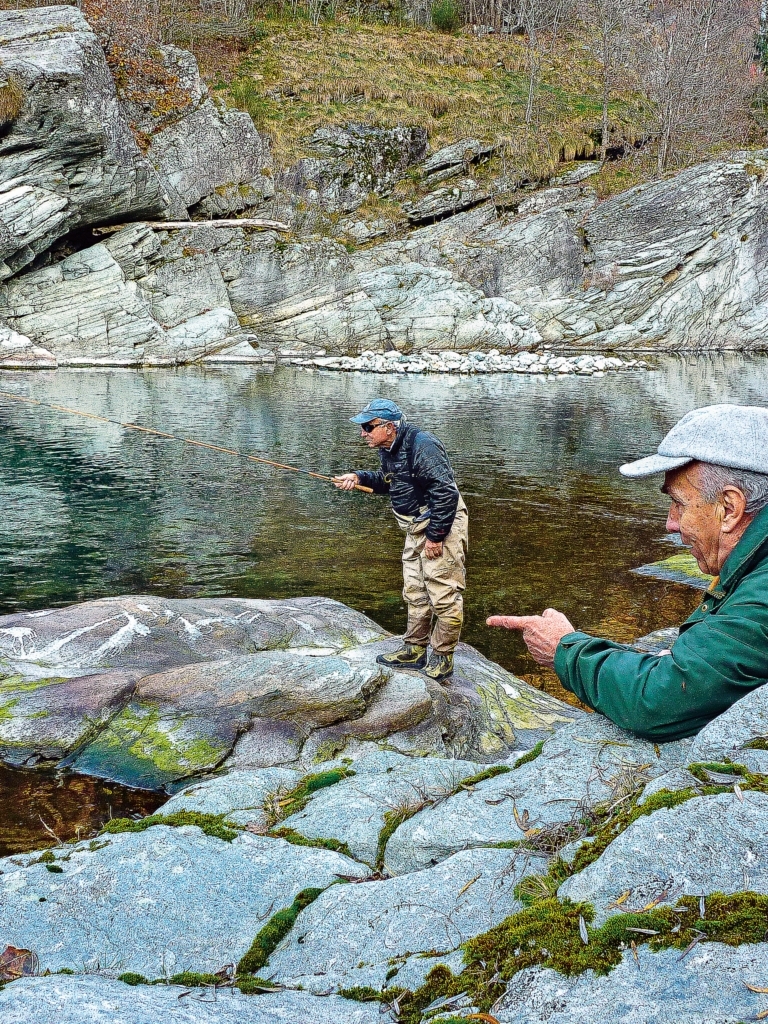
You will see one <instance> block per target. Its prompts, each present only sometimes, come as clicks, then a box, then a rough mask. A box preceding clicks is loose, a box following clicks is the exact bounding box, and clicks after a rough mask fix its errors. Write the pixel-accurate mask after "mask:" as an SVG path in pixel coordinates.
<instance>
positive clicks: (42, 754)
mask: <svg viewBox="0 0 768 1024" xmlns="http://www.w3.org/2000/svg"><path fill="white" fill-rule="evenodd" d="M385 635H386V634H385V632H384V631H383V630H381V629H380V628H379V627H378V626H376V624H375V623H373V622H371V620H370V619H368V618H367V617H366V616H364V615H361V614H360V613H358V612H355V611H353V610H352V609H349V608H346V607H345V606H344V605H341V604H339V603H338V602H335V601H330V600H327V599H323V598H299V599H295V600H284V601H258V600H255V601H254V600H238V599H210V600H207V599H190V600H173V599H167V600H166V599H163V598H157V597H147V596H136V597H129V596H124V597H120V598H107V599H104V600H101V601H92V602H87V603H86V604H83V605H77V606H72V607H70V608H63V609H52V610H48V611H43V612H32V613H27V612H25V613H18V614H16V615H9V616H5V617H3V618H2V619H0V658H4V659H5V661H4V663H3V665H4V667H3V668H2V672H3V674H4V677H5V678H6V679H7V680H8V682H7V688H8V695H7V699H6V701H5V704H4V706H5V708H6V711H7V714H6V716H5V721H4V722H3V724H2V728H0V741H1V740H2V739H3V736H5V746H3V744H2V742H0V757H6V759H8V760H9V761H10V762H11V763H19V758H20V757H21V759H22V760H23V762H24V763H32V762H31V761H29V760H28V759H29V758H36V759H37V761H38V762H39V761H40V760H46V761H50V760H51V758H53V757H54V753H56V754H57V755H58V754H60V755H61V756H62V757H63V760H62V761H61V762H60V763H61V764H63V765H64V764H66V765H67V766H69V767H75V768H76V769H77V770H78V771H83V772H86V773H90V774H94V775H99V776H102V777H106V778H112V779H114V780H116V781H122V782H125V783H127V784H129V785H135V786H136V785H137V786H142V787H147V788H159V787H163V786H166V785H170V784H171V783H175V782H177V781H179V780H181V779H183V778H186V777H189V776H194V775H199V774H201V773H205V772H207V771H211V770H212V769H215V768H218V767H220V766H223V765H225V764H226V765H227V766H228V767H230V768H233V769H235V768H238V769H245V768H250V769H258V768H264V767H270V766H275V765H293V766H294V767H296V768H301V769H302V770H304V771H307V770H310V766H311V764H312V763H313V762H314V761H317V760H325V759H327V758H328V757H332V756H335V755H337V754H339V753H340V752H342V751H343V750H344V749H345V748H346V746H347V745H348V744H350V745H351V750H352V752H353V753H354V755H355V756H358V755H359V753H360V752H361V750H364V749H369V747H366V746H365V745H366V744H368V745H374V747H373V749H375V744H376V743H377V742H381V743H387V744H388V745H390V746H392V747H393V748H394V749H396V750H399V751H400V752H401V753H408V754H411V755H414V756H427V755H431V756H438V757H459V758H465V759H469V760H477V761H482V762H483V763H488V762H491V761H493V760H497V759H499V758H501V759H503V758H504V757H506V756H508V755H509V753H510V751H512V750H519V749H530V747H532V746H533V745H534V744H535V743H536V742H537V741H538V740H539V739H540V738H542V737H545V736H548V735H549V734H550V733H551V732H552V731H553V730H554V729H557V728H559V727H560V726H561V725H564V724H565V723H567V722H570V721H573V719H574V718H577V717H579V715H580V713H579V712H577V711H576V710H575V709H573V708H571V707H569V706H568V705H565V704H562V703H561V702H560V701H558V700H556V699H555V698H552V697H550V696H548V695H547V694H545V693H543V692H542V691H539V690H536V689H534V688H533V687H531V686H529V685H528V684H527V683H524V682H523V681H522V680H519V679H517V678H516V677H515V676H513V675H511V674H510V673H509V672H506V671H505V670H504V669H502V668H501V667H500V666H498V665H494V664H493V663H492V662H489V661H488V660H487V659H485V658H483V657H482V656H481V655H480V654H478V652H477V651H474V650H473V649H472V648H471V647H468V646H467V645H464V644H462V645H460V647H459V649H458V650H457V652H456V658H455V671H454V674H453V676H452V678H451V682H450V684H449V685H447V686H445V685H440V684H438V683H433V682H431V681H429V680H426V679H425V677H424V676H423V675H422V674H420V673H418V672H408V671H397V672H395V671H393V670H391V669H388V668H385V667H384V666H381V665H379V664H377V662H376V657H377V655H378V654H380V653H381V652H382V651H386V650H390V649H391V646H392V644H393V643H394V641H392V640H391V639H389V640H382V639H380V638H382V637H383V636H385ZM118 671H120V672H124V673H128V674H129V675H130V677H131V678H130V680H128V682H126V683H125V685H123V684H122V683H121V684H120V686H117V688H115V687H116V685H117V684H116V682H115V680H117V678H118V677H117V676H110V675H109V673H110V672H118ZM105 673H106V674H105ZM102 676H103V680H102V681H100V679H101V677H102ZM16 677H18V679H17V678H16ZM81 677H82V678H84V677H89V678H88V679H87V680H86V681H82V678H81ZM51 679H54V680H55V681H56V687H54V688H51V687H50V686H48V685H47V684H46V685H43V683H42V681H44V680H48V681H50V680H51ZM126 679H128V677H127V676H126ZM73 680H80V681H79V682H73ZM33 684H34V685H33ZM78 687H80V690H82V692H83V694H86V693H90V694H91V695H92V699H91V698H89V699H85V697H84V707H83V708H79V707H78V701H77V699H76V695H77V693H78V692H80V691H79V690H78ZM31 689H34V690H35V695H34V697H30V696H26V694H27V691H28V690H29V691H31ZM11 691H12V692H11ZM20 694H25V696H24V698H23V700H22V699H21V697H20V696H19V695H20ZM66 694H72V695H73V696H72V699H71V700H67V699H64V697H63V696H62V695H66ZM49 699H50V707H49V706H48V704H47V703H46V702H47V701H48V700H49ZM89 701H90V702H89ZM94 702H95V703H94ZM100 702H101V703H100ZM95 705H98V707H97V706H95ZM17 708H18V710H16V709H17ZM31 716H34V718H32V717H31ZM17 718H18V721H17V720H16V719H17ZM28 718H29V719H30V721H33V722H34V721H37V719H40V720H41V721H42V720H43V719H44V718H45V719H46V720H47V724H46V725H45V726H42V727H41V728H40V729H39V731H38V732H36V731H35V727H34V726H28V725H24V724H23V723H24V722H26V721H27V719H28ZM22 739H23V740H24V742H25V743H26V744H27V745H26V746H25V747H24V751H23V756H22V755H19V754H18V750H17V751H16V754H14V748H13V743H14V741H16V740H18V741H19V742H20V741H21V740H22ZM32 740H34V743H31V741H32ZM30 744H31V745H30ZM35 744H36V745H35ZM361 744H362V745H363V746H362V747H361V746H360V745H361Z"/></svg>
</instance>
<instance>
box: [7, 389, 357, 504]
mask: <svg viewBox="0 0 768 1024" xmlns="http://www.w3.org/2000/svg"><path fill="white" fill-rule="evenodd" d="M0 398H9V399H11V401H13V402H25V403H26V404H27V405H40V406H43V408H45V409H53V410H55V411H56V412H66V413H69V415H70V416H82V417H84V418H85V419H88V420H97V421H98V422H99V423H112V424H114V425H115V426H117V427H123V428H124V429H125V430H138V431H141V433H143V434H151V435H152V436H153V437H162V438H165V440H167V441H180V442H181V443H182V444H191V445H194V446H195V447H196V448H208V449H210V451H213V452H223V453H224V454H225V455H234V456H236V457H237V458H238V459H248V461H249V462H260V463H262V464H263V465H264V466H272V467H273V468H274V469H285V470H287V471H288V472H289V473H302V474H303V475H304V476H312V477H314V478H315V479H316V480H328V481H329V482H330V483H333V481H334V479H335V478H334V477H332V476H325V475H324V474H323V473H314V472H312V470H311V469H299V468H298V467H297V466H287V465H286V464H285V463H284V462H273V461H272V460H271V459H265V458H263V457H262V456H260V455H250V454H249V453H248V452H239V451H238V450H237V449H236V448H224V447H222V446H221V445H218V444H210V443H209V442H208V441H196V440H195V439H194V438H193V437H179V436H178V434H167V433H166V432H165V431H164V430H156V429H155V428H154V427H142V426H141V425H140V424H139V423H122V422H121V421H120V420H113V419H111V418H110V417H109V416H97V415H96V414H95V413H92V412H83V411H82V409H70V408H69V407H68V406H66V405H54V403H53V402H41V401H39V400H38V399H37V398H27V397H26V396H24V395H14V394H13V392H11V391H0ZM354 489H355V490H356V491H363V493H364V494H373V488H371V487H363V485H362V484H355V488H354Z"/></svg>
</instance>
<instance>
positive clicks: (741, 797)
mask: <svg viewBox="0 0 768 1024" xmlns="http://www.w3.org/2000/svg"><path fill="white" fill-rule="evenodd" d="M733 792H734V793H735V794H736V796H737V797H738V798H739V800H740V801H741V803H744V794H743V793H742V791H741V786H740V785H739V784H738V782H734V784H733Z"/></svg>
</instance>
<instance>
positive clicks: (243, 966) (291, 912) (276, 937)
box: [237, 888, 324, 974]
mask: <svg viewBox="0 0 768 1024" xmlns="http://www.w3.org/2000/svg"><path fill="white" fill-rule="evenodd" d="M322 892H324V890H323V889H316V888H309V889H302V890H301V892H300V893H299V894H298V895H297V896H296V898H295V899H294V901H293V903H291V905H290V906H289V907H283V908H282V910H278V911H277V913H276V914H273V915H272V917H271V918H270V919H269V921H267V923H266V924H265V925H264V927H263V928H261V929H260V930H259V932H258V933H257V935H256V938H255V939H254V940H253V942H252V943H251V948H250V949H249V950H248V952H247V953H246V954H245V956H244V957H243V958H242V959H241V960H240V963H239V964H238V965H237V971H238V974H256V972H257V971H259V970H260V968H262V967H263V966H264V965H265V964H266V962H267V960H269V958H270V956H271V955H272V952H273V950H274V949H275V947H276V946H277V944H278V942H280V941H281V940H282V939H283V938H284V937H285V936H286V935H287V934H288V932H289V931H290V930H291V928H293V925H294V923H295V921H296V918H297V917H298V916H299V914H300V913H301V912H302V910H304V909H305V908H306V907H308V906H309V905H310V903H314V901H315V900H316V899H317V897H318V896H319V895H320V894H321V893H322Z"/></svg>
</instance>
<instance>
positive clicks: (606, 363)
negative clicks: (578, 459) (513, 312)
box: [276, 349, 650, 377]
mask: <svg viewBox="0 0 768 1024" xmlns="http://www.w3.org/2000/svg"><path fill="white" fill-rule="evenodd" d="M276 358H277V361H278V362H280V363H287V364H289V365H291V366H305V367H309V368H312V369H323V370H346V371H350V370H363V371H367V372H369V373H466V374H476V373H531V374H546V375H549V376H557V375H566V374H578V375H579V376H584V377H602V376H603V375H604V374H605V373H606V372H610V371H615V370H636V369H650V367H649V364H648V363H646V362H644V361H643V360H642V359H619V358H618V357H617V356H602V355H587V354H584V355H577V356H559V355H554V354H553V353H550V352H515V353H514V354H511V355H506V354H502V353H501V352H499V351H498V350H497V349H492V350H491V351H490V352H479V351H476V350H473V351H471V352H453V351H448V352H419V353H418V354H415V353H411V354H409V355H404V354H403V353H401V352H370V351H368V352H363V353H362V355H359V356H328V355H326V354H325V353H324V352H317V353H314V354H313V355H311V356H307V355H306V354H301V353H298V352H293V351H291V350H289V349H283V350H281V351H279V352H278V353H277V354H276Z"/></svg>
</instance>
